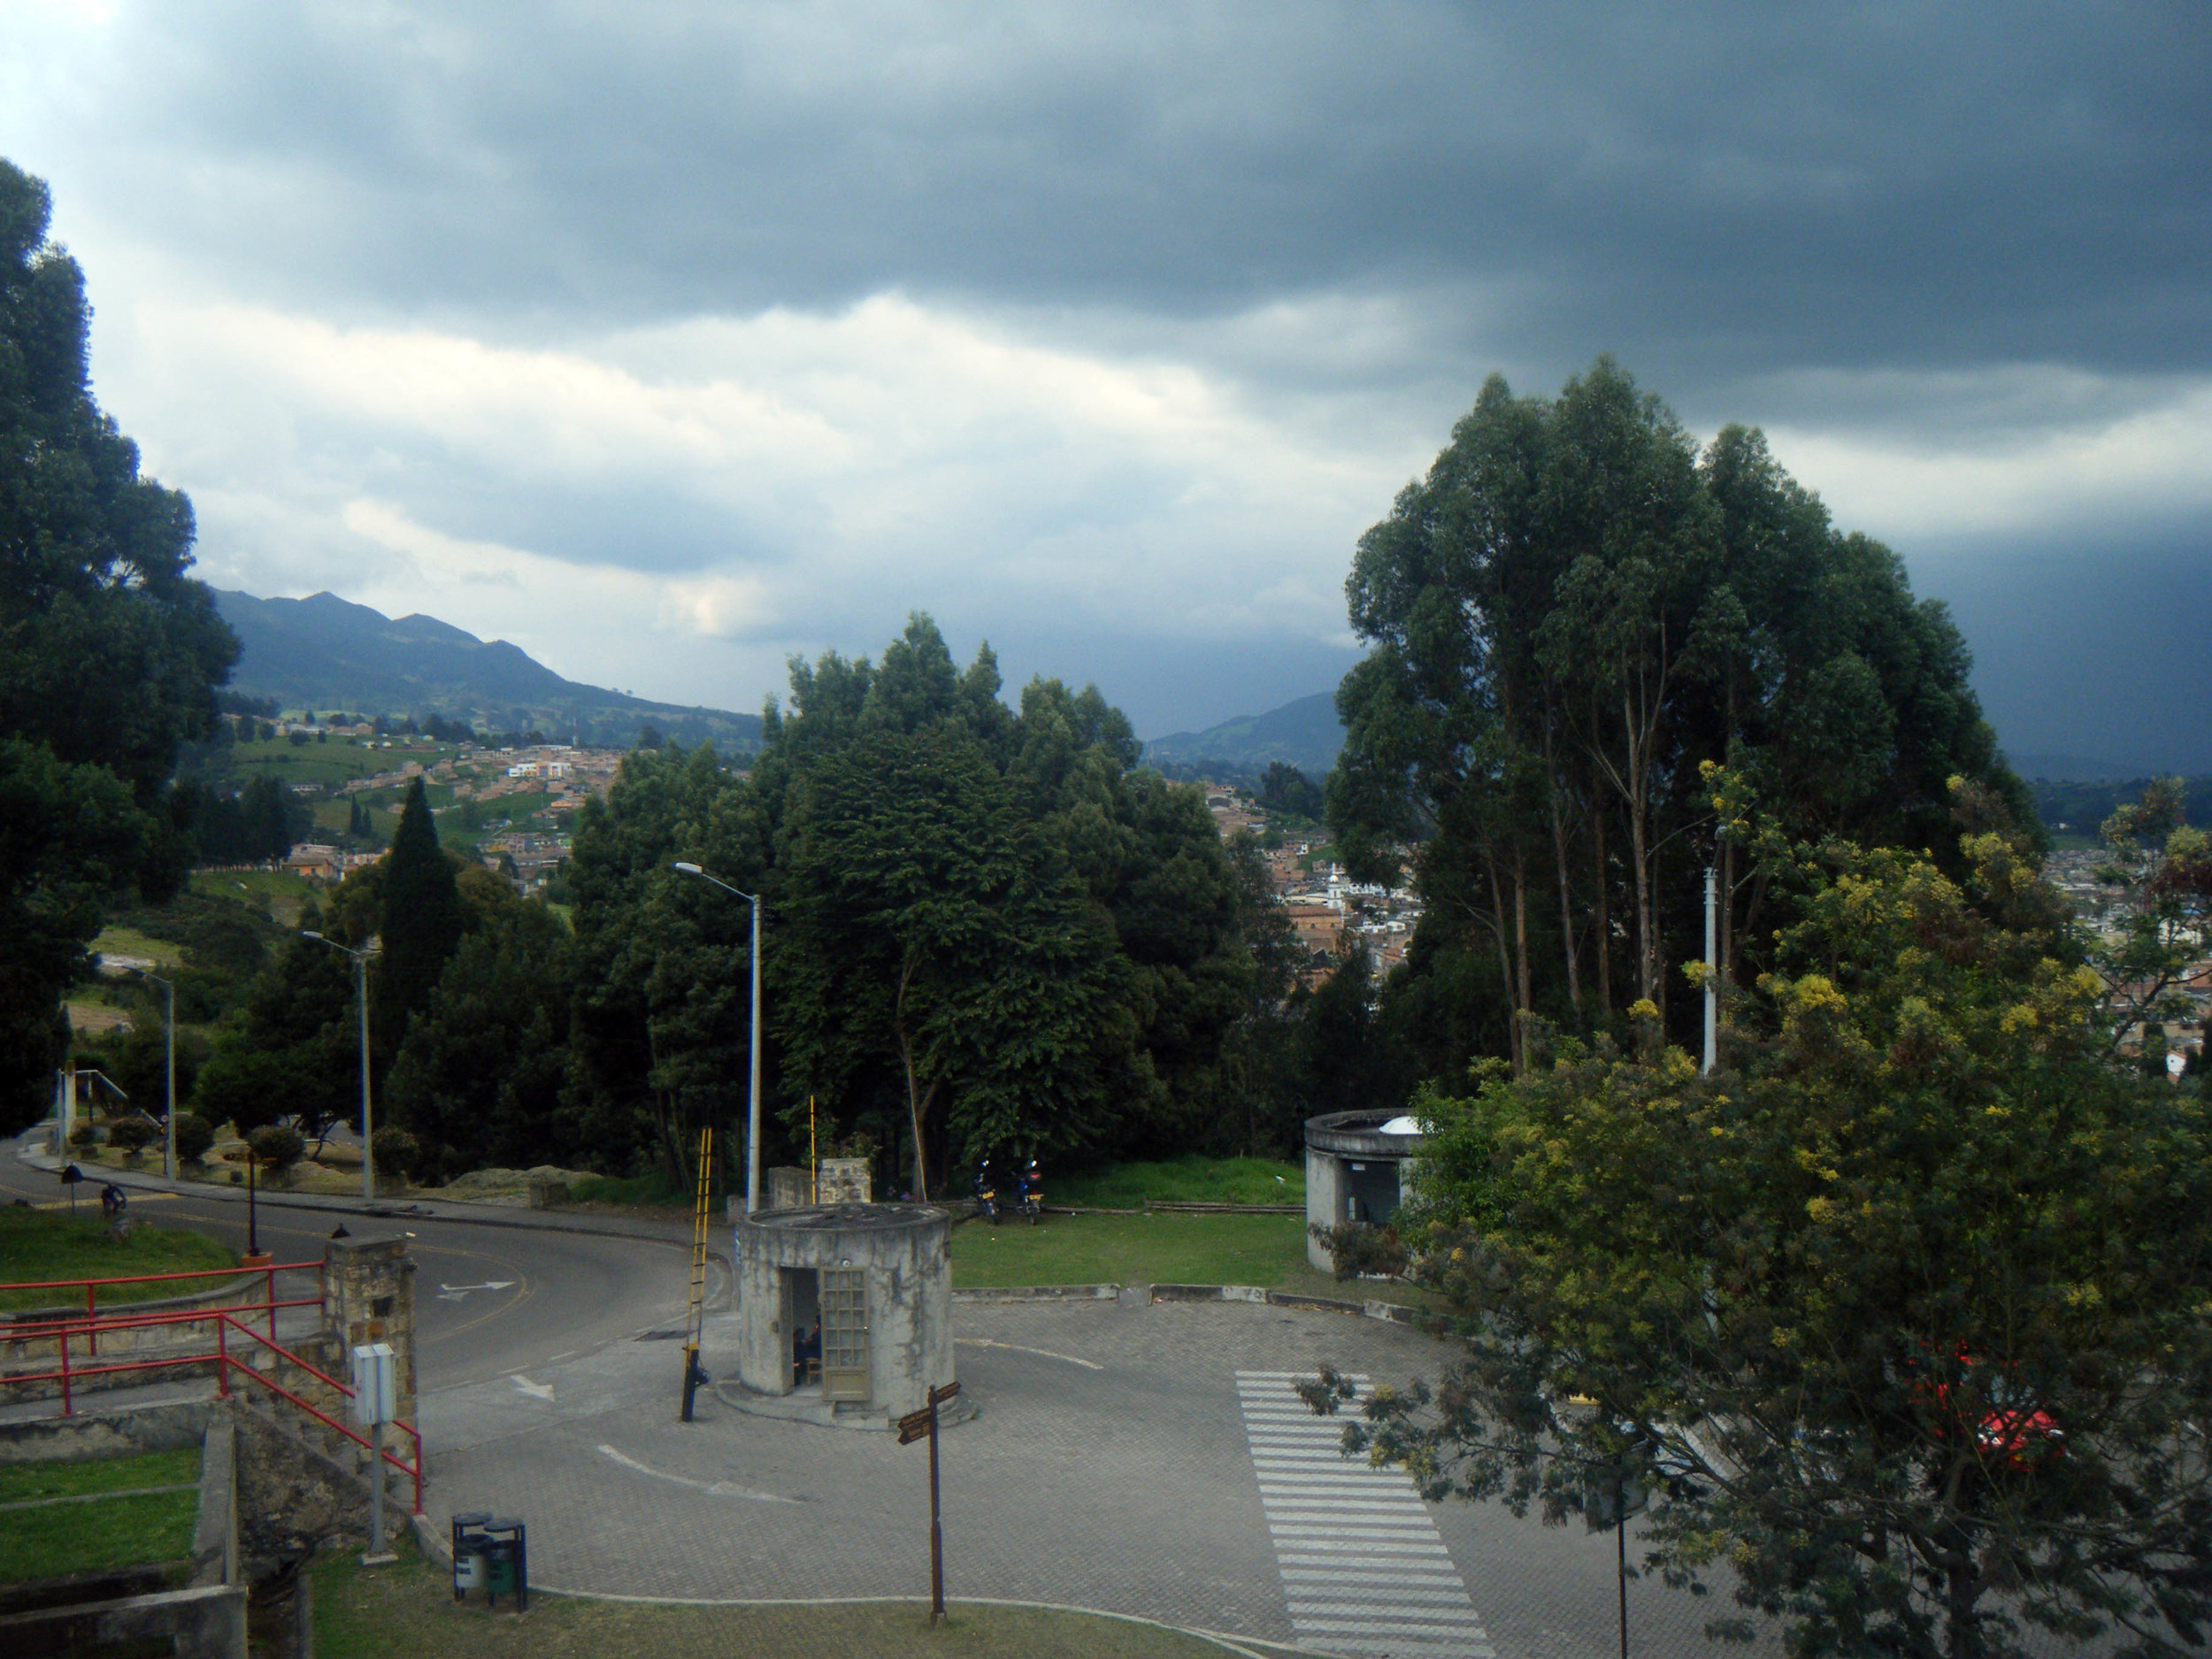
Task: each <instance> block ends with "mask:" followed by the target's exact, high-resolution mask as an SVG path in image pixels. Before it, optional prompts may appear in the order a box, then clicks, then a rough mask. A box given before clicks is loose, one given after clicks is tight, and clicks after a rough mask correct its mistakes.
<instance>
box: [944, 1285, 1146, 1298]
mask: <svg viewBox="0 0 2212 1659" xmlns="http://www.w3.org/2000/svg"><path fill="white" fill-rule="evenodd" d="M1120 1294H1121V1286H1119V1285H974V1286H967V1287H965V1288H963V1289H956V1290H955V1291H954V1292H953V1293H952V1299H953V1301H954V1302H1112V1301H1114V1300H1116V1299H1117V1298H1118V1297H1119V1296H1120Z"/></svg>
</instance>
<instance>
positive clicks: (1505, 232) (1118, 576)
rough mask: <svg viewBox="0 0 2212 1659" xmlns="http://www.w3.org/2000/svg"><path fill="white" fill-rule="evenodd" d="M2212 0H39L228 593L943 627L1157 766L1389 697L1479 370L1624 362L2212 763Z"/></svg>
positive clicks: (690, 670) (657, 625) (1986, 663)
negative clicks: (1730, 428) (1044, 680)
mask: <svg viewBox="0 0 2212 1659" xmlns="http://www.w3.org/2000/svg"><path fill="white" fill-rule="evenodd" d="M2208 46H2212V27H2208V26H2207V22H2206V14H2205V12H2204V11H2203V9H2202V8H2201V6H2200V5H2198V4H2173V5H2165V6H2162V5H2154V4H2145V5H2133V6H2113V7H2105V6H2098V5H2093V4H2081V3H2080V0H2073V3H2071V4H2060V5H2052V6H2048V7H2041V8H2039V7H2034V6H2014V7H2010V8H2007V9H2005V12H2004V13H2003V15H2002V17H2001V19H2000V18H1999V17H1998V16H1997V15H1996V14H1995V13H1993V12H1990V11H1989V10H1988V9H1985V8H1967V7H1957V6H1935V5H1925V6H1923V5H1914V4H1885V5H1867V6H1857V7H1851V6H1824V7H1817V8H1811V7H1807V8H1799V7H1779V6H1775V5H1773V4H1743V5H1740V6H1727V5H1707V6H1695V5H1689V4H1683V3H1682V0H1671V3H1670V4H1663V5H1652V6H1649V7H1637V6H1632V5H1624V4H1609V5H1605V6H1597V7H1589V8H1580V7H1575V6H1571V5H1565V4H1559V0H1525V3H1517V4H1496V5H1488V6H1478V5H1464V4H1463V5H1421V4H1400V5H1391V4H1361V5H1356V6H1343V7H1330V6H1320V5H1301V4H1283V3H1282V0H1272V3H1271V4H1256V5H1250V6H1239V5H1210V6H1175V7H1168V6H1148V5H1143V4H1118V5H1111V6H1101V5H1097V4H1087V5H1071V6H1064V7H1063V6H1056V5H1051V4H1041V3H1040V0H1024V3H1023V4H1016V5H1008V6H1003V7H989V6H982V5H976V6H945V5H918V4H884V5H873V6H870V5H845V6H841V7H835V8H828V7H820V6H789V7H783V6H738V5H732V4H703V5H700V6H696V7H690V8H687V7H682V6H669V5H661V6H648V5H639V4H629V5H622V6H616V5H611V4H610V5H591V4H568V5H562V6H549V5H546V4H533V5H516V6H512V7H504V8H503V7H500V6H495V5H491V4H469V5H465V6H459V7H456V6H452V5H449V4H447V5H428V4H426V5H419V6H417V5H409V4H389V3H386V4H362V3H360V0H356V3H355V4H343V5H319V4H291V5H288V6H285V7H268V6H242V5H241V6H225V5H220V4H192V5H189V6H179V5H173V4H172V5H144V6H140V5H134V4H114V5H96V4H95V5H81V6H80V5H65V4H23V3H20V0H17V3H12V4H11V3H7V0H0V155H5V156H6V157H9V158H10V159H11V160H12V161H14V162H15V163H16V164H17V165H19V166H21V167H23V168H25V169H26V170H27V171H29V172H31V173H36V174H38V175H40V176H41V177H43V178H44V179H46V180H48V181H49V182H50V184H51V185H52V187H53V191H54V196H55V204H56V213H55V232H56V234H57V235H58V237H59V238H60V240H62V241H63V242H65V243H66V244H67V245H68V246H69V247H70V249H71V250H73V252H74V253H75V254H76V255H77V256H78V257H79V258H80V259H81V261H82V263H83V265H84V266H85V269H86V272H87V274H88V279H89V282H90V288H91V293H92V296H93V300H94V303H95V304H96V307H97V308H98V310H97V318H96V323H95V327H94V336H93V357H94V368H95V373H96V379H97V387H96V390H97V393H98V396H100V398H101V399H102V401H103V403H104V404H105V406H106V407H107V408H108V409H109V410H110V411H111V412H112V413H113V414H114V415H115V416H116V418H117V419H118V420H119V422H120V423H121V424H122V426H123V427H124V429H125V430H126V431H127V432H128V433H129V434H132V435H133V436H134V437H135V438H136V439H137V440H138V441H139V442H140V443H141V444H142V447H143V449H144V451H145V455H146V458H147V462H148V465H150V468H151V469H152V470H153V471H154V472H157V474H158V475H159V476H160V477H161V478H162V479H163V480H164V481H165V482H167V483H171V484H173V485H176V486H179V487H181V488H184V489H186V490H188V492H189V493H190V494H191V495H192V498H193V500H194V502H195V503H196V507H197V509H198V512H199V519H200V526H201V542H200V557H201V563H202V572H203V574H204V575H205V576H206V577H207V578H208V579H209V580H211V581H214V582H215V583H217V584H218V585H219V586H223V587H236V588H245V589H247V590H249V591H250V592H253V593H256V594H261V595H278V594H284V595H304V594H308V593H311V592H314V591H316V590H317V589H319V588H328V589H330V590H331V591H333V592H335V593H337V594H340V595H342V596H344V597H346V598H348V599H352V600H357V601H359V602H361V603H366V604H371V605H374V606H376V607H377V608H379V609H380V610H383V611H388V612H392V613H394V614H398V613H402V612H405V611H427V612H429V613H431V614H433V615H435V616H438V617H441V618H444V619H446V620H448V621H449V622H453V623H455V624H457V625H459V626H463V627H465V628H469V629H471V630H472V631H473V632H476V633H478V634H484V635H486V636H498V637H504V638H508V639H511V640H513V641H516V642H517V643H518V644H520V645H522V646H523V647H524V648H525V649H527V650H529V651H530V652H532V653H533V654H534V655H535V656H537V657H540V658H541V660H543V661H544V662H546V663H547V664H549V665H551V666H552V667H554V668H556V669H557V670H558V671H559V672H563V673H565V674H567V675H569V676H571V677H572V678H574V679H579V680H590V681H594V682H596V683H600V684H606V685H613V686H617V687H623V688H626V689H631V690H634V691H636V692H637V693H638V694H639V695H649V696H653V697H657V698H666V699H671V700H675V701H680V702H701V703H711V704H715V705H718V706H722V707H730V708H739V709H752V708H757V706H758V705H759V703H760V701H761V699H762V698H763V696H764V695H766V694H768V693H770V692H772V691H774V690H776V689H778V688H780V686H781V683H782V680H783V677H784V667H783V664H784V662H785V659H786V658H787V657H788V656H789V655H790V654H791V653H793V652H805V653H808V654H810V655H811V654H813V653H816V652H818V651H820V650H823V649H839V650H842V651H846V652H874V651H876V650H878V649H880V646H881V644H882V642H883V641H884V640H885V639H887V637H889V636H890V635H891V634H893V633H895V631H896V630H897V628H898V627H899V626H901V625H902V621H903V618H904V617H905V614H906V612H907V611H909V610H910V609H917V608H919V609H926V610H928V611H932V612H933V614H934V615H935V616H936V617H937V618H938V619H939V621H940V623H941V626H943V627H944V629H945V631H946V633H947V634H948V635H949V637H950V638H951V640H952V641H953V643H954V646H955V649H956V651H958V652H959V653H960V654H961V655H962V656H964V657H965V656H966V655H968V654H970V653H972V650H973V649H974V648H975V645H976V643H977V642H978V641H979V640H982V639H985V638H987V639H988V640H989V641H991V643H992V644H993V646H994V647H995V649H997V650H998V652H999V654H1000V658H1001V661H1002V664H1003V665H1004V667H1005V669H1006V672H1007V675H1008V679H1009V680H1010V682H1012V683H1018V682H1019V681H1020V680H1023V679H1025V678H1026V677H1027V676H1028V675H1030V674H1031V673H1033V672H1045V673H1053V674H1058V675H1060V676H1062V677H1063V678H1065V679H1068V680H1074V681H1078V682H1080V681H1083V680H1095V681H1097V683H1098V684H1099V685H1100V686H1101V687H1102V689H1104V690H1105V691H1106V692H1107V693H1108V695H1110V696H1111V697H1113V698H1114V699H1115V700H1116V701H1117V702H1118V703H1121V704H1122V705H1123V706H1124V707H1125V708H1126V709H1127V710H1129V711H1130V713H1131V715H1132V716H1133V718H1134V719H1135V721H1136V723H1137V726H1138V729H1139V730H1140V732H1141V733H1145V734H1148V735H1150V734H1156V733H1161V732H1164V731H1170V730H1174V729H1178V728H1182V727H1194V726H1202V725H1205V724H1209V723H1210V722H1212V721H1214V720H1217V719H1220V718H1225V717H1226V716H1229V715H1232V714H1235V713H1240V712H1256V711H1259V710H1263V709H1266V708H1269V707H1271V706H1273V705H1275V704H1277V703H1282V702H1284V701H1286V700H1287V699H1289V698H1291V697H1294V696H1297V695H1304V694H1306V693H1309V692H1312V691H1318V690H1325V689H1327V688H1329V687H1333V684H1334V683H1335V680H1336V679H1337V677H1338V676H1339V675H1340V673H1341V672H1342V671H1343V668H1344V666H1345V665H1346V664H1348V662H1350V661H1351V660H1352V659H1353V657H1354V655H1355V653H1354V649H1353V641H1351V640H1350V638H1349V636H1348V634H1347V632H1346V625H1345V619H1344V608H1343V595H1342V583H1343V578H1344V573H1345V571H1346V568H1347V565H1348V560H1349V557H1350V552H1351V548H1352V544H1353V542H1354V541H1355V539H1356V537H1357V535H1358V534H1359V533H1360V531H1361V530H1362V529H1363V528H1364V527H1365V526H1367V525H1369V524H1371V523H1372V522H1373V521H1374V520H1375V519H1376V518H1379V517H1380V516H1381V515H1382V514H1383V513H1384V512H1385V511H1386V510H1387V508H1388V506H1389V503H1390V499H1391V496H1392V495H1393V493H1394V491H1395V490H1396V489H1397V488H1399V487H1400V486H1401V485H1402V484H1403V483H1404V482H1405V481H1406V480H1408V479H1409V477H1411V476H1413V475H1414V474H1415V473H1416V472H1419V471H1420V470H1421V469H1422V468H1423V467H1425V465H1426V464H1427V463H1428V461H1429V460H1430V458H1432V457H1433V455H1434V454H1435V452H1436V450H1437V449H1439V448H1440V446H1441V444H1442V443H1443V442H1445V440H1446V438H1447V436H1448V432H1449V428H1450V425H1451V422H1452V420H1453V419H1454V418H1455V416H1456V415H1458V414H1459V413H1461V412H1463V411H1464V410H1465V408H1466V407H1467V405H1468V404H1469V403H1471V401H1472V399H1473V397H1474V395H1475V391H1476V389H1477V388H1478V387H1479V384H1480V382H1481V380H1482V377H1483V376H1484V375H1485V374H1486V373H1488V372H1489V371H1491V370H1492V369H1500V370H1502V371H1503V372H1504V373H1506V374H1507V375H1508V376H1509V378H1510V379H1511V380H1512V381H1513V383H1514V385H1515V386H1516V388H1519V389H1523V390H1531V391H1540V392H1551V391H1555V390H1556V389H1557V388H1558V386H1559V384H1560V382H1561V381H1562V380H1564V379H1565V378H1566V377H1567V376H1568V375H1569V374H1571V373H1574V372H1576V371H1577V370H1578V369H1580V368H1582V367H1584V366H1585V365H1587V363H1588V362H1589V360H1590V359H1591V358H1592V357H1594V356H1595V355H1596V354H1598V353H1599V352H1601V351H1610V352H1612V353H1614V354H1615V355H1616V356H1617V357H1619V358H1620V359H1621V360H1622V361H1623V362H1624V364H1625V365H1627V366H1628V367H1630V368H1631V369H1632V371H1633V372H1634V373H1636V374H1637V375H1638V376H1639V378H1640V380H1643V381H1644V383H1645V384H1646V385H1647V386H1649V387H1651V388H1654V389H1655V390H1657V391H1658V392H1660V393H1661V394H1662V395H1663V396H1665V397H1666V398H1667V399H1668V400H1669V401H1670V402H1671V403H1672V404H1673V405H1674V407H1675V408H1676V409H1677V411H1678V412H1679V413H1680V414H1681V416H1682V418H1683V419H1685V420H1686V422H1687V423H1688V424H1689V425H1690V426H1692V428H1693V429H1694V430H1696V431H1698V432H1700V433H1701V434H1709V433H1710V432H1711V431H1712V430H1714V429H1715V428H1717V426H1719V425H1720V424H1721V423H1723V422H1724V421H1726V420H1731V419H1739V420H1744V421H1747V422H1750V423H1752V424H1755V425H1758V426H1763V427H1765V428H1766V430H1767V432H1768V434H1769V435H1770V439H1771V440H1772V442H1773V444H1774V447H1775V449H1776V450H1777V452H1778V455H1779V456H1780V457H1781V458H1782V459H1783V461H1784V462H1785V464H1786V465H1788V466H1790V467H1791V469H1792V470H1793V472H1795V473H1796V474H1797V475H1798V477H1799V478H1800V479H1801V480H1802V481H1804V482H1805V483H1806V484H1808V485H1809V487H1811V488H1815V489H1816V490H1818V491H1819V492H1820V493H1821V495H1823V496H1824V499H1825V500H1826V501H1827V502H1828V503H1829V504H1830V506H1831V508H1832V510H1833V511H1834V513H1835V516H1836V518H1837V520H1838V521H1839V523H1840V524H1842V525H1843V526H1846V527H1848V528H1855V529H1863V530H1866V531H1868V532H1870V533H1871V534H1876V535H1878V536H1881V537H1882V538H1884V539H1885V540H1886V541H1890V542H1891V543H1892V544H1893V545H1894V546H1895V547H1896V548H1897V549H1899V550H1900V551H1901V553H1903V554H1904V555H1905V557H1906V558H1907V560H1908V562H1909V565H1910V567H1911V569H1912V572H1913V574H1914V580H1915V583H1916V588H1918V590H1919V591H1921V592H1923V593H1925V594H1932V595H1938V596H1943V597H1947V598H1948V599H1950V600H1952V602H1953V603H1954V604H1955V609H1956V610H1957V611H1958V614H1959V616H1960V618H1961V620H1962V623H1963V624H1964V626H1966V628H1967V631H1968V635H1969V639H1970V643H1971V644H1972V645H1973V646H1974V648H1975V650H1976V653H1977V656H1978V659H1979V664H1980V666H1979V669H1978V682H1979V683H1980V685H1981V686H1982V688H1983V691H1984V695H1985V702H1986V703H1988V705H1989V707H1990V709H1991V711H1992V713H1993V716H1994V718H1996V719H1997V721H1998V725H1999V729H2000V733H2001V735H2002V736H2003V737H2004V738H2005V739H2006V741H2008V745H2009V746H2011V747H2012V748H2013V749H2016V751H2018V750H2046V751H2047V750H2065V751H2068V752H2072V753H2078V754H2086V755H2089V756H2093V757H2110V758H2115V759H2120V760H2125V761H2140V762H2143V763H2147V764H2170V765H2172V764H2183V765H2190V766H2195V767H2200V768H2202V769H2208V770H2212V651H2208V649H2207V640H2206V629H2207V625H2208V621H2212V576H2208V571H2212V558H2208V550H2207V539H2206V531H2207V528H2208V526H2212V326H2208V324H2212V290H2208V272H2212V259H2208V255H2212V205H2208V202H2212V190H2208V183H2207V180H2208V176H2212V161H2208V157H2212V130H2208V129H2212V119H2208V90H2207V88H2208V86H2212V61H2208V59H2212V50H2208Z"/></svg>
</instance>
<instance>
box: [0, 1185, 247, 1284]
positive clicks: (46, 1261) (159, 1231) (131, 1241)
mask: <svg viewBox="0 0 2212 1659" xmlns="http://www.w3.org/2000/svg"><path fill="white" fill-rule="evenodd" d="M56 1190H59V1188H57V1189H56ZM77 1211H78V1213H77V1214H76V1216H74V1217H72V1216H71V1215H70V1214H69V1212H68V1211H67V1210H32V1209H28V1208H19V1207H17V1206H15V1205H10V1206H8V1207H7V1208H6V1209H0V1284H22V1283H27V1282H32V1281H37V1280H50V1279H124V1278H129V1277H132V1276H134V1275H136V1274H141V1273H191V1272H202V1271H206V1270H208V1269H211V1268H223V1267H235V1266H237V1265H238V1257H237V1256H236V1255H234V1253H233V1252H232V1251H231V1249H230V1248H228V1247H227V1246H226V1245H224V1244H221V1243H219V1242H218V1241H217V1240H214V1239H211V1238H209V1237H208V1236H207V1235H206V1234H204V1233H185V1232H181V1231H179V1230H175V1229H172V1228H168V1227H157V1226H146V1225H141V1226H138V1227H135V1228H134V1229H133V1230H132V1232H131V1234H130V1237H129V1238H127V1239H126V1240H124V1241H123V1242H122V1243H120V1244H118V1243H117V1242H116V1241H115V1240H112V1239H111V1238H109V1237H108V1232H107V1228H106V1226H105V1225H104V1224H103V1222H102V1221H101V1219H100V1198H99V1193H98V1190H97V1189H96V1188H94V1189H92V1190H90V1191H81V1192H80V1194H79V1196H78V1200H77ZM219 1282H221V1281H219V1280H208V1279H181V1280H167V1281H163V1280H157V1281H155V1282H153V1283H151V1284H145V1285H110V1286H103V1287H102V1289H101V1291H100V1293H99V1295H100V1304H101V1305H102V1306H103V1307H109V1306H112V1305H114V1304H116V1303H119V1302H150V1301H154V1300H157V1299H158V1298H160V1297H163V1296H180V1295H184V1294H187V1293H188V1292H190V1291H194V1290H198V1289H204V1288H205V1287H206V1286H207V1285H209V1284H210V1283H219ZM54 1300H55V1299H54V1296H53V1294H52V1293H50V1292H40V1291H36V1290H4V1291H0V1311H9V1312H12V1311H14V1310H19V1309H23V1308H42V1307H49V1306H51V1305H53V1303H54ZM80 1301H81V1293H80Z"/></svg>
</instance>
